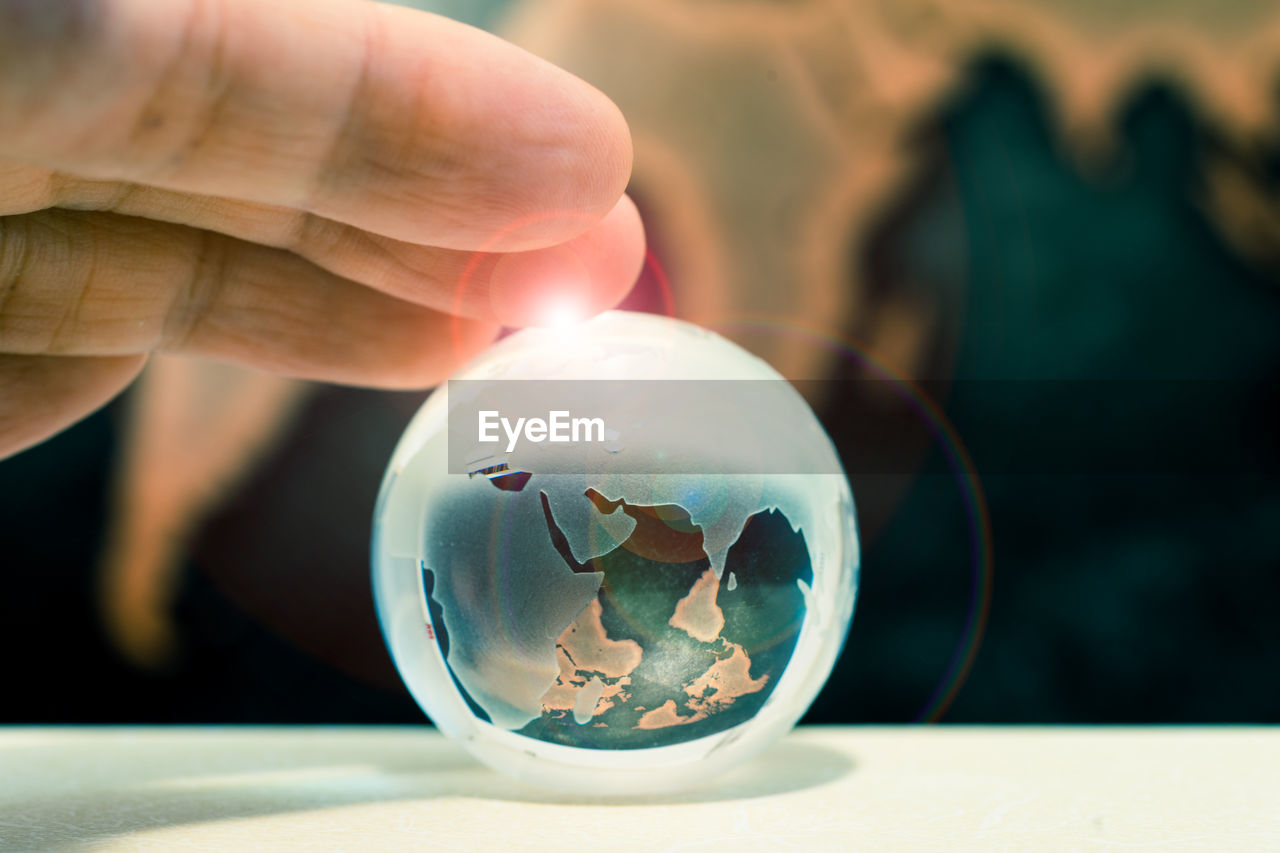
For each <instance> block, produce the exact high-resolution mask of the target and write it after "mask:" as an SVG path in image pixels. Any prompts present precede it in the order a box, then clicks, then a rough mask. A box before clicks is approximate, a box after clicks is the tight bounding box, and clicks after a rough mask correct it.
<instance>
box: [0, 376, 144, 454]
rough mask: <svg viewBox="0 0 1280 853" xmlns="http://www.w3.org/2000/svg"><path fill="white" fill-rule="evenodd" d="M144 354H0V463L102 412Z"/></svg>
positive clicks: (128, 380) (127, 380)
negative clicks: (90, 415)
mask: <svg viewBox="0 0 1280 853" xmlns="http://www.w3.org/2000/svg"><path fill="white" fill-rule="evenodd" d="M145 361H146V356H145V355H125V356H116V357H108V358H54V357H41V356H24V355H4V354H0V459H3V458H4V457H6V456H9V455H11V454H14V453H17V452H19V451H21V450H25V449H26V448H28V447H31V446H32V445H34V444H38V443H39V442H41V441H44V440H45V439H46V438H48V437H49V436H51V435H53V434H54V433H56V432H58V431H59V430H62V429H65V428H66V427H68V426H70V425H71V424H73V423H75V422H76V421H78V420H80V419H81V418H83V417H85V416H86V415H88V414H89V413H91V412H93V411H95V410H96V409H99V408H101V407H102V406H103V405H105V404H106V403H107V401H109V400H110V399H111V398H112V397H114V396H115V395H116V394H119V393H120V392H121V391H122V390H123V389H124V387H125V386H126V385H128V384H129V383H130V382H132V381H133V379H134V377H135V376H137V375H138V371H140V370H141V369H142V365H143V363H144V362H145Z"/></svg>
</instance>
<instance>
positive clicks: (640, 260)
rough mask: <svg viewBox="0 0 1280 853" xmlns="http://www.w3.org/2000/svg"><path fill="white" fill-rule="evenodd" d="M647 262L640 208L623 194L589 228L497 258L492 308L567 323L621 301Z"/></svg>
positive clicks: (523, 319) (501, 315)
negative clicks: (552, 243)
mask: <svg viewBox="0 0 1280 853" xmlns="http://www.w3.org/2000/svg"><path fill="white" fill-rule="evenodd" d="M643 264H644V229H643V227H642V226H641V224H640V214H639V212H638V211H637V210H636V206H635V204H634V203H633V202H632V201H631V199H630V198H628V197H627V196H625V195H624V196H622V197H621V198H620V199H618V200H617V201H616V202H615V203H614V205H613V208H612V209H611V210H610V211H609V212H608V214H607V215H606V216H605V217H604V218H603V219H601V220H600V222H599V223H597V224H596V225H595V227H593V228H591V229H590V230H589V231H587V232H586V233H584V234H582V235H580V236H578V237H576V238H574V239H572V240H569V241H568V242H566V243H562V244H560V245H557V246H551V247H548V248H545V249H537V250H534V251H529V252H517V253H512V254H508V255H504V256H502V257H500V258H498V260H497V261H496V263H495V264H494V266H493V269H492V272H491V273H490V276H489V287H488V291H489V301H490V306H489V307H490V313H491V315H492V316H493V317H494V318H495V319H496V320H497V321H499V322H501V323H503V324H504V325H508V326H562V325H568V324H570V323H574V322H577V321H579V320H583V319H586V318H588V317H592V316H594V315H596V314H599V313H600V312H601V311H606V310H608V309H610V308H612V307H614V306H615V305H617V304H618V303H619V302H621V301H622V299H623V298H625V297H626V295H627V293H628V292H629V291H630V290H631V287H632V285H634V284H635V281H636V278H637V277H638V276H639V274H640V269H641V267H642V266H643Z"/></svg>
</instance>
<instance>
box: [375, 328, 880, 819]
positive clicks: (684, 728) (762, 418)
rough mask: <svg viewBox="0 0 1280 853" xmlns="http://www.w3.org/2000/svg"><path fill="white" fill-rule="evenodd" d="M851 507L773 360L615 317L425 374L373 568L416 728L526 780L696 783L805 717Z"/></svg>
mask: <svg viewBox="0 0 1280 853" xmlns="http://www.w3.org/2000/svg"><path fill="white" fill-rule="evenodd" d="M858 566H859V552H858V539H857V533H856V529H855V525H854V510H853V498H852V495H851V493H850V490H849V485H848V481H847V479H846V477H845V476H844V474H843V472H842V471H841V468H840V463H839V460H838V457H837V455H836V452H835V449H834V447H833V446H832V444H831V441H830V439H829V438H828V437H827V435H826V433H825V432H824V431H823V429H822V427H821V425H820V424H819V423H818V420H817V418H816V417H815V416H814V414H813V412H812V410H811V409H810V408H809V406H808V404H807V403H806V402H805V401H804V399H803V398H802V397H801V396H800V394H799V393H798V392H797V391H796V390H795V389H794V388H793V387H792V386H791V385H789V384H788V383H787V382H786V380H784V379H783V378H782V377H781V376H780V375H778V373H777V372H775V371H774V370H773V369H772V368H771V367H769V366H768V365H767V364H766V363H765V362H763V361H761V360H760V359H758V358H756V357H755V356H753V355H751V354H749V353H747V352H746V351H745V350H743V349H741V348H739V347H738V346H736V345H735V344H732V343H730V342H729V341H727V340H725V339H724V338H721V337H719V336H718V335H715V334H713V333H711V332H708V331H706V330H704V329H702V328H699V327H697V326H693V325H690V324H688V323H684V322H681V321H677V320H673V319H669V318H666V317H660V316H655V315H648V314H634V313H627V312H619V311H614V312H610V313H607V314H604V315H601V316H599V317H596V318H595V319H593V320H590V321H587V322H585V323H582V324H580V325H577V326H573V327H570V328H561V329H554V330H553V329H526V330H523V331H521V332H518V333H516V334H514V335H512V336H510V337H508V338H506V339H504V340H502V341H501V342H499V343H498V344H497V345H496V346H494V347H492V348H491V349H490V350H488V351H487V352H486V353H484V354H483V355H482V356H480V357H479V359H477V360H476V361H474V362H472V363H471V364H470V365H468V366H467V367H466V368H464V369H463V371H462V372H461V373H460V374H459V375H458V376H457V377H455V379H453V380H451V381H450V382H449V383H448V384H447V385H446V386H444V387H441V388H440V389H438V390H437V391H436V392H435V393H434V394H432V395H431V397H430V398H429V399H428V400H427V402H426V403H425V404H424V405H423V406H422V408H421V410H420V411H419V412H418V414H417V415H416V416H415V418H414V419H413V421H412V423H411V424H410V425H409V427H408V429H407V430H406V431H405V434H404V436H403V437H402V438H401V440H400V443H399V445H398V447H397V448H396V451H395V453H394V455H393V457H392V459H391V463H390V465H389V467H388V470H387V474H386V477H385V479H384V481H383V485H382V491H381V494H380V495H379V499H378V505H377V510H376V515H375V527H374V542H373V584H374V593H375V599H376V601H377V606H378V614H379V619H380V622H381V624H382V629H383V633H384V635H385V637H386V640H387V643H388V646H389V647H390V650H391V654H392V657H393V658H394V660H395V664H396V667H397V669H398V670H399V672H400V675H401V677H402V678H403V679H404V681H405V682H406V684H407V685H408V687H409V689H410V691H411V693H412V694H413V696H414V698H415V699H416V700H417V701H418V703H419V704H420V705H421V706H422V708H423V710H424V711H425V712H426V713H427V715H428V716H429V717H430V719H431V720H432V721H433V722H434V723H435V724H436V725H437V726H438V727H439V728H440V729H441V730H442V731H443V732H445V733H446V734H447V735H449V736H451V737H453V738H456V739H457V740H459V741H460V742H461V743H462V744H464V745H465V746H466V747H467V748H468V749H469V750H470V751H471V752H472V753H473V754H475V755H476V756H477V757H478V758H479V759H480V760H482V761H484V762H485V763H487V764H489V765H490V766H492V767H494V768H496V769H498V770H500V771H503V772H506V773H509V774H511V775H513V776H516V777H517V778H520V779H522V780H524V781H526V782H529V783H532V784H536V785H541V786H544V787H550V788H555V789H559V790H565V791H573V792H583V793H592V794H600V795H629V794H644V793H660V792H666V791H671V790H676V789H680V788H686V787H690V786H694V785H698V784H701V783H703V782H706V781H708V780H710V779H712V778H714V777H715V776H718V775H719V774H721V773H723V772H724V771H726V770H727V769H729V768H730V767H732V766H733V765H735V764H737V763H739V762H741V761H743V760H744V759H747V758H749V757H750V756H752V755H754V754H755V753H757V752H758V751H760V750H762V749H764V748H765V747H767V746H769V745H770V744H771V743H773V742H774V741H776V740H777V739H778V738H779V737H781V736H782V735H783V734H784V733H786V732H787V731H788V730H789V729H790V728H791V727H792V726H793V725H795V723H796V721H797V720H799V719H800V717H801V716H802V715H803V714H804V712H805V710H806V709H807V708H808V707H809V705H810V704H811V703H812V701H813V699H814V697H815V696H816V695H817V693H818V691H819V690H820V689H821V687H822V685H823V683H824V682H825V681H826V679H827V676H828V675H829V674H830V672H831V668H832V666H833V665H834V663H835V660H836V657H837V656H838V655H839V652H840V649H841V646H842V645H843V642H844V638H845V636H846V634H847V632H848V627H849V620H850V618H851V615H852V611H853V603H854V597H855V593H856V589H857V578H858Z"/></svg>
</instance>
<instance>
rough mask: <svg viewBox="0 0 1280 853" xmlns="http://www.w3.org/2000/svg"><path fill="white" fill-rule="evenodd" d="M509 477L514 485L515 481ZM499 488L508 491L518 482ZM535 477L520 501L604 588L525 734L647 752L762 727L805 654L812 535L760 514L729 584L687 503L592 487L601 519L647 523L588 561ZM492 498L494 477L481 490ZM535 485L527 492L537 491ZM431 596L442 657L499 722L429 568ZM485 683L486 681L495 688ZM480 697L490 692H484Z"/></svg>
mask: <svg viewBox="0 0 1280 853" xmlns="http://www.w3.org/2000/svg"><path fill="white" fill-rule="evenodd" d="M508 476H510V475H508ZM500 479H502V478H495V479H494V480H490V481H488V482H489V483H493V484H496V485H498V488H500V489H502V490H503V491H507V490H508V489H509V485H508V484H502V483H500V482H498V481H499V480H500ZM537 480H538V478H537V477H536V476H533V477H528V476H526V477H524V478H523V479H522V480H521V489H522V490H523V494H522V495H521V496H519V497H512V498H511V500H513V501H525V502H528V503H530V504H532V503H535V502H536V503H538V504H540V505H541V507H542V509H543V514H544V516H545V519H546V526H545V528H543V529H541V530H538V531H535V535H539V534H540V535H542V536H545V538H546V544H549V545H551V546H552V547H554V548H555V549H556V551H557V552H558V554H559V555H560V557H561V558H562V559H563V561H564V564H565V566H566V567H567V568H568V569H570V570H571V571H572V572H573V573H575V574H589V575H592V576H594V577H598V578H599V590H598V592H597V593H596V594H595V595H594V596H593V597H591V598H590V599H589V600H588V601H587V603H586V605H585V607H583V608H582V610H581V611H580V612H579V613H578V614H577V615H576V617H575V618H574V619H573V621H572V622H570V623H569V624H568V625H567V626H566V627H564V629H563V630H562V631H560V632H559V634H558V635H557V636H555V638H554V639H553V640H551V639H550V638H549V639H548V642H547V646H548V647H552V646H553V647H554V653H555V657H556V663H557V665H558V671H557V673H556V677H555V681H554V684H553V685H552V686H551V687H550V688H549V689H548V690H547V691H546V692H545V693H543V694H542V696H541V697H540V700H539V706H540V707H539V710H540V713H539V715H538V716H537V717H535V718H534V719H533V720H531V721H530V722H528V723H527V724H525V725H524V726H522V727H521V728H520V729H519V731H520V733H521V734H524V735H527V736H529V737H534V738H538V739H539V740H544V741H550V742H554V743H563V744H566V745H571V746H580V747H599V748H610V749H640V748H648V747H654V746H664V745H667V744H672V743H679V742H682V741H686V740H693V739H695V738H699V737H704V736H706V735H709V734H714V733H716V732H720V731H724V730H725V729H728V728H732V727H733V726H736V725H738V724H740V723H743V722H745V721H747V720H749V719H751V718H752V717H753V716H754V715H755V714H756V713H757V712H758V711H759V710H760V707H761V706H762V705H763V704H764V702H765V701H766V700H767V699H768V698H769V695H770V694H771V693H772V692H773V689H774V686H775V685H776V684H777V682H778V678H779V676H780V675H781V673H782V671H783V670H784V669H785V668H786V665H787V663H788V662H789V660H790V658H791V653H792V650H793V649H794V648H795V644H796V639H797V637H798V636H799V631H800V627H801V625H802V624H803V622H804V615H805V591H806V590H808V589H809V588H811V587H812V584H813V571H812V568H811V565H810V561H809V557H808V553H807V550H806V548H805V543H804V537H803V534H802V533H799V532H797V531H795V530H793V529H792V527H791V524H790V522H789V521H788V520H787V519H786V518H785V517H784V516H783V515H782V514H781V513H779V512H777V511H765V512H759V513H756V514H754V515H752V516H750V517H749V518H748V520H747V523H746V524H745V525H744V527H743V529H742V531H741V535H740V536H739V537H738V538H737V541H736V542H735V543H734V545H733V546H732V547H731V548H730V549H729V552H728V555H727V559H726V565H725V570H724V571H723V572H722V573H721V574H720V575H719V576H717V573H716V571H715V569H714V568H713V567H712V566H711V564H710V561H709V560H708V558H707V557H706V555H705V553H704V551H703V541H702V533H701V530H700V529H699V528H698V527H697V525H694V524H692V523H691V521H690V519H689V514H688V513H687V512H685V511H684V510H683V509H681V508H680V507H678V506H675V505H664V506H632V505H629V504H627V503H626V502H625V501H609V500H607V499H605V498H604V497H603V496H602V495H601V494H600V493H599V492H596V491H594V490H588V491H587V492H586V493H585V494H584V495H583V496H582V500H583V501H590V502H591V503H592V505H593V506H594V507H595V508H596V509H597V510H599V511H600V512H601V513H604V514H608V515H613V514H615V513H623V514H625V515H626V516H627V517H629V518H630V519H631V520H632V521H633V522H634V528H633V529H632V530H631V532H630V535H629V536H627V537H626V538H625V540H624V541H623V542H622V543H621V544H620V545H618V546H617V547H615V548H613V550H611V551H608V552H607V553H605V554H601V555H599V556H597V557H593V558H591V559H589V560H587V561H586V562H582V563H580V562H578V561H577V560H576V559H575V558H574V556H573V554H572V551H571V549H570V548H569V546H568V540H567V537H566V536H565V535H564V533H563V532H562V531H561V530H560V528H559V526H558V525H557V523H556V521H555V517H554V513H553V511H552V507H551V503H550V500H549V498H548V496H547V494H546V493H545V492H537V491H536V487H537ZM473 482H474V483H475V487H476V489H477V491H478V490H481V489H487V488H488V486H487V485H485V483H486V481H485V480H484V479H479V480H475V481H473ZM524 486H528V488H527V489H525V488H524ZM422 576H423V596H424V599H425V603H426V605H427V607H426V609H427V612H428V614H429V619H430V621H431V623H432V625H433V627H434V633H435V636H436V639H437V642H438V643H439V644H440V650H441V654H442V655H443V656H444V657H445V660H446V662H447V665H448V666H449V668H450V673H451V675H452V676H453V678H454V683H455V685H456V686H457V687H458V690H459V691H460V692H461V693H462V694H463V696H464V698H466V700H467V702H468V705H469V706H470V707H471V708H472V711H473V712H474V713H476V714H477V716H480V717H481V718H482V719H484V720H486V721H491V719H492V718H491V716H490V714H489V713H488V712H487V711H486V710H485V707H484V704H483V703H482V702H478V701H477V700H476V698H475V696H473V695H472V690H471V689H470V688H469V685H468V681H469V680H470V679H469V678H468V677H467V676H466V675H462V676H459V674H458V672H457V671H456V670H455V669H454V666H453V664H452V661H451V658H450V655H451V653H453V649H452V648H451V646H450V643H449V623H450V614H449V612H448V611H447V610H446V609H445V608H444V607H443V606H442V605H441V603H440V602H439V601H438V600H437V599H436V598H435V597H434V595H433V591H434V590H435V588H436V581H435V578H434V575H433V573H432V571H431V569H430V568H428V567H426V566H425V565H424V566H423V568H422ZM482 680H483V679H479V680H478V681H482ZM473 686H475V687H476V688H477V690H478V691H479V690H483V689H484V687H483V684H480V683H476V684H474V685H473Z"/></svg>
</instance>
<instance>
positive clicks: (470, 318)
mask: <svg viewBox="0 0 1280 853" xmlns="http://www.w3.org/2000/svg"><path fill="white" fill-rule="evenodd" d="M630 169H631V141H630V135H629V132H628V130H627V126H626V123H625V121H624V120H623V118H622V115H621V114H620V113H619V112H618V110H617V108H616V107H614V106H613V104H612V103H611V102H610V101H609V100H608V99H607V98H605V97H604V96H603V95H602V94H600V93H599V92H598V91H596V90H595V89H593V88H592V87H590V86H588V85H587V84H585V83H583V82H582V81H580V80H578V79H577V78H575V77H573V76H571V75H570V74H568V73H567V72H564V71H561V70H559V69H557V68H555V67H554V66H551V65H549V64H547V63H545V62H543V61H541V60H539V59H537V58H535V57H534V56H532V55H530V54H527V53H525V52H523V51H522V50H520V49H518V48H515V47H513V46H511V45H509V44H507V43H506V42H503V41H501V40H500V39H497V38H495V37H493V36H490V35H488V34H486V33H483V32H481V31H478V30H475V29H472V28H469V27H466V26H464V25H461V24H458V23H455V22H452V21H449V20H447V19H444V18H440V17H437V16H433V15H428V14H425V13H421V12H415V11H412V10H407V9H402V8H398V7H392V6H384V5H379V4H376V3H372V2H362V0H273V2H270V3H262V2H257V0H166V2H163V3H156V2H152V1H151V0H58V2H49V0H0V457H3V456H4V455H7V454H10V453H14V452H17V451H18V450H21V449H22V448H24V447H27V446H29V445H31V444H34V443H36V442H38V441H40V440H42V439H44V438H45V437H47V436H49V435H51V434H52V433H54V432H56V431H58V430H60V429H62V428H63V427H65V426H67V425H68V424H70V423H72V422H74V421H75V420H77V419H79V418H81V417H83V416H84V415H86V414H88V413H89V412H91V411H93V410H94V409H96V408H98V407H99V406H101V405H102V404H103V403H105V402H106V401H107V400H109V399H110V398H111V397H112V396H114V395H115V394H116V393H118V392H119V391H120V390H121V389H122V388H123V387H124V386H125V385H127V384H128V383H129V382H130V381H131V380H132V379H133V378H134V376H136V375H137V373H138V371H139V370H140V369H141V367H142V365H143V363H144V362H145V360H146V358H147V356H148V354H149V353H152V352H160V351H163V352H172V353H178V354H183V355H195V356H206V357H211V358H215V359H218V360H222V361H228V362H233V363H238V364H243V365H247V366H250V367H255V368H261V369H265V370H269V371H273V372H277V373H280V374H283V375H287V376H294V377H302V378H310V379H321V380H328V381H334V382H342V383H354V384H364V385H372V386H379V387H390V388H403V387H423V386H427V385H431V384H434V383H436V382H438V381H440V380H441V379H443V378H444V377H446V376H447V375H448V374H449V373H450V372H451V371H452V370H453V369H454V368H456V367H457V366H458V365H459V364H460V363H461V362H463V361H465V360H466V359H468V358H469V357H471V356H472V355H474V354H475V353H476V352H477V351H479V350H480V349H481V348H483V347H484V346H485V345H486V344H488V343H489V342H490V341H491V340H492V339H493V337H494V335H495V334H496V332H497V329H498V327H499V326H500V325H512V326H519V325H530V324H538V323H540V322H544V321H546V320H547V319H548V317H547V312H549V311H556V312H563V311H569V312H572V313H577V314H582V315H586V314H590V313H595V312H598V311H600V310H604V309H606V308H608V307H610V306H612V305H613V304H615V303H616V302H617V301H618V300H620V299H621V298H622V297H623V296H624V295H625V293H626V292H627V290H628V289H629V288H630V286H631V284H632V283H633V281H634V280H635V277H636V275H637V273H638V272H639V269H640V266H641V264H642V262H643V255H644V242H643V233H642V230H641V226H640V222H639V218H638V216H637V214H636V211H635V208H634V206H633V205H632V204H631V202H630V201H629V200H628V199H627V198H626V197H625V196H624V195H623V189H624V187H625V185H626V183H627V179H628V176H629V174H630Z"/></svg>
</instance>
